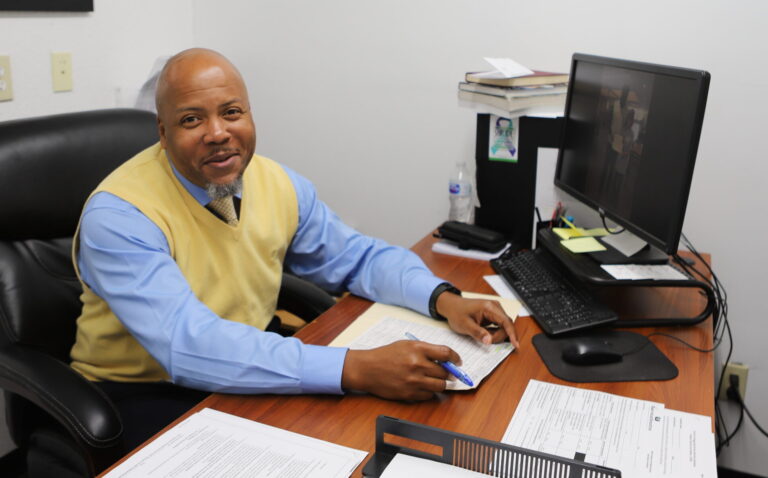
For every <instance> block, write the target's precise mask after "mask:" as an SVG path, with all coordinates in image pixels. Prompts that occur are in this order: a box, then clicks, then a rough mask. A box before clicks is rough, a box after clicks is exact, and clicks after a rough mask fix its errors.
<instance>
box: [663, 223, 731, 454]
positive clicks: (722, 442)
mask: <svg viewBox="0 0 768 478" xmlns="http://www.w3.org/2000/svg"><path fill="white" fill-rule="evenodd" d="M681 238H682V240H683V244H684V245H685V247H686V248H687V249H688V250H689V251H691V253H692V254H693V255H694V257H696V258H697V259H698V260H699V262H700V263H701V264H703V265H704V267H705V268H706V272H708V273H709V277H708V276H707V275H705V274H704V273H703V272H701V271H700V270H699V269H698V268H696V267H693V266H691V265H689V264H687V263H686V262H685V260H684V259H683V258H681V257H680V256H679V255H675V256H673V257H674V259H675V262H677V264H678V265H679V266H680V267H681V268H682V269H683V270H685V271H686V272H687V273H688V274H689V275H692V276H693V275H696V276H698V277H700V278H701V279H702V280H703V281H705V282H706V283H707V284H709V286H710V288H711V289H712V292H713V293H714V296H715V304H714V308H713V311H712V318H713V325H714V332H713V346H712V351H714V350H716V349H717V348H718V347H720V346H721V345H722V342H723V341H724V340H725V337H726V336H727V337H728V353H727V354H726V357H725V362H723V368H722V370H721V372H720V379H719V381H718V386H717V391H716V393H715V397H714V398H715V431H716V432H717V438H718V440H717V443H718V445H717V454H718V455H719V454H720V451H721V450H722V448H723V447H724V446H728V445H729V444H730V441H731V439H732V438H733V437H734V435H736V433H737V432H738V431H739V429H740V428H741V424H742V423H743V421H744V409H743V408H742V410H741V413H740V414H739V421H738V423H737V424H736V427H735V428H734V430H733V432H730V433H729V432H728V428H727V425H726V423H725V419H724V417H723V414H722V411H721V410H720V406H719V404H718V401H717V397H718V396H719V395H720V390H722V387H723V379H724V378H725V368H726V367H727V365H728V362H729V361H730V360H731V356H732V354H733V333H732V331H731V325H730V323H729V322H728V293H727V291H726V290H725V287H724V286H723V284H722V282H720V279H719V278H718V277H717V274H715V272H714V271H713V270H712V268H711V267H710V265H709V264H708V263H707V262H706V261H705V260H704V258H703V257H702V255H701V254H700V253H699V251H697V250H696V248H695V247H694V246H693V244H692V243H691V241H690V240H689V239H688V238H687V237H686V236H685V234H682V235H681ZM675 339H676V340H679V339H677V338H675ZM681 342H683V341H681ZM683 343H684V342H683ZM686 345H689V346H690V344H687V343H686Z"/></svg>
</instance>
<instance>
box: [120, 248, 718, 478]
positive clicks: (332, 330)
mask: <svg viewBox="0 0 768 478" xmlns="http://www.w3.org/2000/svg"><path fill="white" fill-rule="evenodd" d="M433 242H434V239H432V238H431V236H428V237H426V238H424V239H422V240H421V241H420V242H419V243H417V244H416V245H415V246H414V247H413V248H412V249H413V250H414V251H415V252H416V253H417V254H419V255H420V256H421V257H422V258H423V259H424V261H425V262H426V263H427V265H428V266H429V267H430V268H431V269H432V270H433V271H434V272H435V274H437V275H438V276H440V277H442V278H444V279H446V280H449V281H450V282H452V283H453V284H455V285H456V286H458V287H459V288H461V289H462V290H466V291H473V292H484V293H493V291H492V289H491V288H490V287H489V286H488V285H487V283H486V282H485V281H484V280H483V276H484V275H488V274H493V271H492V269H491V267H490V265H489V264H488V263H487V262H484V261H477V260H472V259H463V258H458V257H452V256H446V255H442V254H435V253H433V252H432V250H431V246H432V243H433ZM613 293H618V292H616V291H615V290H614V292H613ZM621 294H622V295H621V297H620V299H621V302H622V303H624V304H628V305H629V306H630V308H631V309H632V310H631V315H636V314H638V313H640V314H655V315H651V316H659V315H660V314H666V315H667V316H668V315H669V313H670V312H682V313H684V314H689V315H690V314H691V313H698V312H699V311H700V310H701V309H702V307H703V306H704V299H703V298H702V297H700V296H699V294H698V293H696V292H695V291H692V290H690V289H679V290H664V291H661V290H660V289H654V288H650V289H649V290H648V289H640V288H634V289H632V288H630V289H629V290H627V291H623V292H621ZM370 304H371V303H370V302H368V301H366V300H363V299H360V298H357V297H347V298H345V299H344V300H342V301H341V302H340V303H339V304H338V305H336V306H335V307H333V308H332V309H331V310H329V311H328V312H326V313H325V314H323V315H322V316H321V317H319V318H318V319H316V320H315V321H314V322H312V323H310V324H309V325H308V326H306V327H305V328H303V329H302V330H301V331H299V333H298V334H297V336H298V337H300V338H301V339H302V340H304V342H306V343H312V344H320V345H325V344H328V343H329V342H330V341H331V340H333V338H334V337H336V336H337V335H338V334H339V333H340V332H341V331H342V330H344V329H345V328H346V327H347V326H348V325H349V324H350V323H351V322H352V321H353V320H354V319H355V318H356V317H357V316H358V315H360V314H361V313H362V312H364V311H365V310H366V309H367V308H368V307H369V306H370ZM619 312H620V316H622V313H621V311H619ZM516 328H517V333H518V338H519V339H520V349H519V350H517V351H515V352H513V353H512V354H511V355H510V356H509V357H508V358H507V359H506V360H505V361H504V362H503V363H501V364H500V365H499V367H498V368H497V369H496V370H495V371H494V372H493V373H491V375H490V376H489V377H488V378H486V380H485V381H484V382H483V383H482V384H481V385H480V387H479V388H477V389H476V390H472V391H467V392H449V393H444V394H441V395H440V396H439V397H438V398H436V399H434V400H430V401H428V402H419V403H403V402H393V401H387V400H382V399H379V398H376V397H373V396H369V395H355V394H350V395H344V396H330V395H304V396H285V395H280V396H278V395H261V396H259V395H250V396H249V395H222V394H214V395H211V396H210V397H208V398H207V399H206V400H204V401H203V402H201V403H200V404H199V405H198V406H197V407H195V408H194V409H192V410H191V411H190V412H189V413H187V414H186V415H184V417H182V418H180V419H179V420H177V421H180V420H182V419H183V418H185V417H186V416H188V415H189V414H191V413H192V412H194V411H197V410H199V409H201V408H204V407H209V408H214V409H216V410H221V411H223V412H227V413H231V414H234V415H239V416H241V417H246V418H249V419H252V420H255V421H258V422H261V423H265V424H268V425H272V426H276V427H279V428H283V429H286V430H291V431H294V432H297V433H302V434H304V435H308V436H312V437H315V438H320V439H323V440H327V441H331V442H334V443H338V444H340V445H345V446H349V447H353V448H357V449H361V450H367V451H368V452H370V453H373V451H374V430H375V420H376V417H377V416H378V415H381V414H383V415H389V416H393V417H397V418H403V419H406V420H412V421H415V422H420V423H424V424H427V425H431V426H435V427H440V428H445V429H448V430H452V431H456V432H460V433H466V434H470V435H475V436H479V437H483V438H487V439H491V440H500V439H501V437H502V435H503V434H504V431H505V430H506V428H507V425H508V424H509V421H510V419H511V418H512V415H513V414H514V412H515V408H516V407H517V404H518V402H519V401H520V398H521V397H522V394H523V391H524V390H525V387H526V385H527V383H528V380H530V379H538V380H542V381H547V382H551V383H557V384H565V385H571V386H576V387H580V388H587V389H592V390H601V391H605V392H610V393H614V394H618V395H623V396H627V397H632V398H638V399H644V400H654V401H658V402H663V403H665V404H666V406H667V408H671V409H674V410H682V411H686V412H692V413H699V414H703V415H708V416H710V417H714V400H713V397H714V363H713V354H712V353H698V352H695V351H693V350H691V349H689V348H687V347H685V346H683V345H681V344H679V343H677V342H675V341H673V340H669V339H666V338H663V337H654V338H653V339H652V340H653V342H654V343H655V344H656V345H657V346H658V347H659V349H660V350H661V351H662V352H664V354H666V355H667V357H669V359H670V360H672V362H673V363H674V364H675V365H677V367H678V368H679V370H680V374H679V376H678V377H677V378H675V379H674V380H669V381H663V382H617V383H588V384H574V383H570V382H564V381H562V380H560V379H558V378H556V377H554V376H553V375H552V374H550V373H549V371H548V370H547V368H546V367H545V366H544V363H543V362H542V361H541V358H540V357H539V355H538V354H537V352H536V350H535V349H534V347H533V345H532V344H531V338H532V337H533V336H534V335H536V334H538V333H540V332H541V329H540V328H539V327H538V325H536V323H535V322H534V321H533V319H532V318H530V317H521V318H519V319H518V320H517V322H516ZM632 330H633V331H635V332H638V333H642V334H648V333H650V332H653V331H655V330H663V331H664V332H668V333H672V334H674V335H676V336H677V337H680V338H681V339H683V340H685V341H687V342H688V343H690V344H692V345H695V346H697V347H700V348H710V347H711V346H712V319H711V318H709V319H707V320H705V321H704V322H702V323H701V324H699V325H697V326H694V327H685V328H681V327H680V328H670V327H666V328H663V329H662V328H659V329H656V328H650V327H649V328H641V329H632ZM172 425H173V424H172ZM172 425H171V426H172ZM121 461H122V460H121ZM363 463H365V461H364V462H363ZM361 470H362V466H360V467H358V469H357V470H356V471H355V473H354V474H353V476H361V474H362V471H361Z"/></svg>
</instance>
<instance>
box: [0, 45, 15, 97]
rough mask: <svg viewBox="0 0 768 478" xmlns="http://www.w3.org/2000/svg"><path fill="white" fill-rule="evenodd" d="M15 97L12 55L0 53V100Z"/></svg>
mask: <svg viewBox="0 0 768 478" xmlns="http://www.w3.org/2000/svg"><path fill="white" fill-rule="evenodd" d="M12 99H13V81H11V57H10V56H7V55H0V101H8V100H12Z"/></svg>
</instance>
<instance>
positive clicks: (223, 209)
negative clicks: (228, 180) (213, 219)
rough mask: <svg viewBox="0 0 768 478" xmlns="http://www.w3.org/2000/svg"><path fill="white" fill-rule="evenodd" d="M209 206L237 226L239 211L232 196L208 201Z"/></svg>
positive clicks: (226, 220)
mask: <svg viewBox="0 0 768 478" xmlns="http://www.w3.org/2000/svg"><path fill="white" fill-rule="evenodd" d="M208 207H210V208H211V210H212V211H214V212H216V213H217V214H218V215H219V216H221V218H222V219H223V220H224V222H226V223H227V224H229V225H230V226H237V213H236V212H235V203H234V201H233V199H232V196H225V197H223V198H218V199H214V200H213V201H211V202H209V203H208Z"/></svg>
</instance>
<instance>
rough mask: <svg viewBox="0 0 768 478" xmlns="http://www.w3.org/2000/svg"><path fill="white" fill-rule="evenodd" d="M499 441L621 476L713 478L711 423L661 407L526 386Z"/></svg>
mask: <svg viewBox="0 0 768 478" xmlns="http://www.w3.org/2000/svg"><path fill="white" fill-rule="evenodd" d="M502 442H503V443H509V444H511V445H515V446H520V447H524V448H529V449H531V450H538V451H541V452H544V453H551V454H553V455H558V456H562V457H566V458H574V457H575V455H576V453H584V454H585V455H586V457H585V458H584V461H585V462H587V463H592V464H596V465H602V466H605V467H609V468H616V469H618V470H620V471H621V472H622V476H623V477H625V478H646V477H648V478H650V477H675V478H678V477H679V478H687V477H691V478H693V477H696V478H710V477H711V478H715V477H716V476H717V465H716V463H715V442H714V434H713V433H712V429H711V420H710V418H709V417H706V416H703V415H695V414H691V413H684V412H678V411H675V410H668V409H666V408H665V407H664V404H661V403H656V402H649V401H645V400H636V399H632V398H627V397H621V396H618V395H613V394H609V393H605V392H596V391H592V390H584V389H580V388H574V387H568V386H563V385H555V384H551V383H545V382H539V381H537V380H531V381H530V382H529V383H528V386H527V387H526V390H525V393H524V394H523V397H522V399H521V400H520V404H519V405H518V406H517V410H516V411H515V415H514V416H513V417H512V421H511V422H510V424H509V427H508V428H507V431H506V432H505V433H504V438H503V439H502Z"/></svg>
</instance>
